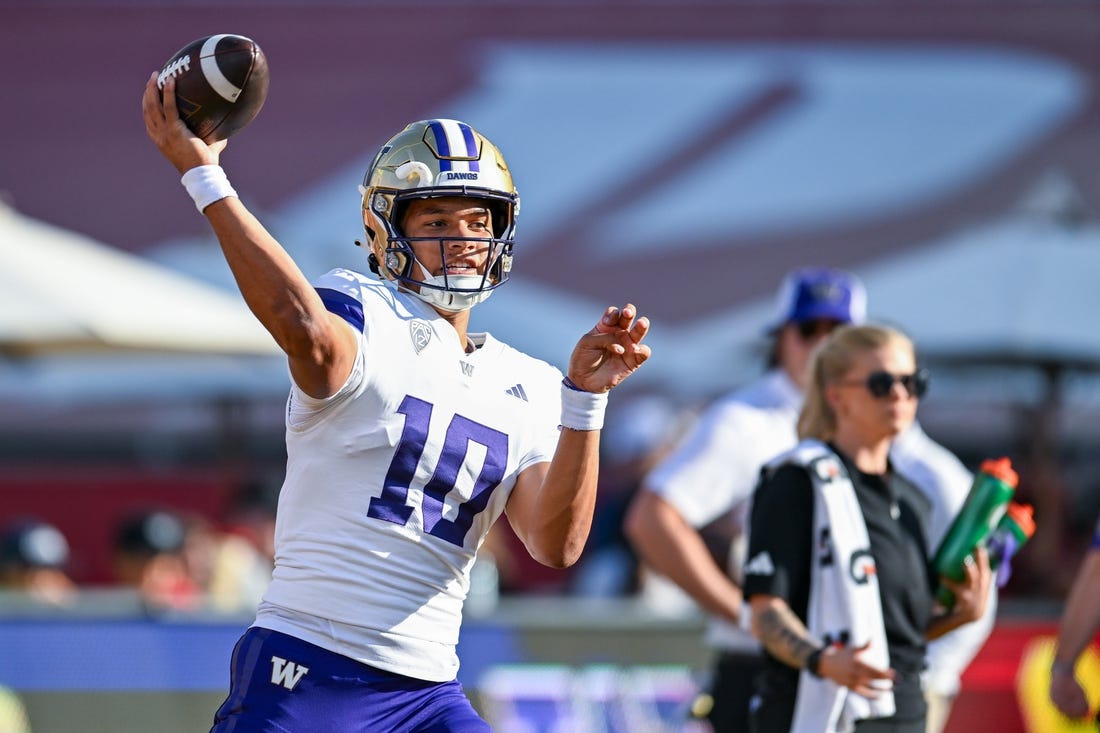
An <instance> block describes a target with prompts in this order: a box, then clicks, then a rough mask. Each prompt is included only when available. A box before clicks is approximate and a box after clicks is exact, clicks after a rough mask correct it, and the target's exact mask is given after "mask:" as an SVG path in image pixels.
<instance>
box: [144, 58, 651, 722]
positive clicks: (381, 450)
mask: <svg viewBox="0 0 1100 733" xmlns="http://www.w3.org/2000/svg"><path fill="white" fill-rule="evenodd" d="M172 84H173V82H172V81H169V82H168V83H167V84H166V86H165V93H164V95H163V97H164V98H163V101H162V100H161V95H160V94H159V93H158V90H157V86H156V78H155V75H154V76H153V77H151V78H150V80H149V82H148V83H147V84H146V87H145V94H144V97H143V100H142V108H143V115H144V119H145V126H146V130H147V132H148V134H149V137H150V138H151V139H152V140H153V142H154V143H155V144H156V146H157V148H158V149H159V150H160V152H161V153H162V154H163V155H164V157H165V158H167V159H168V161H169V162H170V163H172V165H173V166H175V168H176V169H177V170H178V171H179V172H180V173H181V174H182V175H183V179H182V182H183V184H184V186H185V187H186V188H187V190H188V192H189V193H190V194H191V197H192V198H193V199H194V201H195V204H196V206H197V207H198V209H199V210H200V211H201V212H202V213H203V214H204V215H205V216H206V218H207V220H208V221H209V222H210V225H211V227H212V228H213V230H214V233H215V234H216V235H217V237H218V241H219V242H220V243H221V247H222V250H223V252H224V254H225V258H226V260H227V261H228V263H229V266H230V268H231V270H232V272H233V275H234V277H235V278H236V281H237V284H238V286H239V288H240V291H241V293H242V294H243V296H244V299H245V301H246V302H247V303H248V306H249V307H250V308H251V309H252V311H253V313H255V315H256V317H257V318H258V319H259V320H260V321H261V322H262V323H263V325H264V326H265V327H266V328H267V329H268V331H270V332H271V335H272V336H273V337H274V338H275V340H276V342H277V343H278V344H279V346H280V347H281V348H282V350H283V351H284V352H285V353H286V355H287V359H288V362H289V367H290V375H291V378H292V382H293V384H292V386H291V390H290V397H289V401H288V405H287V410H286V438H287V454H288V462H287V475H286V481H285V483H284V485H283V488H282V492H281V494H280V499H279V513H278V520H277V525H276V537H275V542H276V557H275V570H274V574H273V577H272V581H271V585H270V588H269V589H268V591H267V593H266V594H265V596H264V600H263V602H262V604H261V606H260V608H259V610H258V613H257V616H256V619H255V622H254V624H253V625H252V626H251V628H249V629H248V630H247V631H246V632H245V633H244V635H243V636H242V637H241V639H240V641H239V642H238V644H237V646H236V649H235V650H234V653H233V660H232V676H231V689H230V692H229V696H228V698H227V699H226V701H225V703H224V704H223V705H222V706H221V708H220V709H219V710H218V711H217V713H216V715H215V719H214V727H213V728H212V731H218V732H227V731H245V730H247V731H252V732H255V731H297V732H305V731H318V730H325V731H339V732H345V731H346V732H349V733H350V732H351V731H362V732H365V731H370V732H371V733H385V732H387V731H402V732H408V733H418V732H424V733H426V732H428V731H432V732H436V731H438V732H440V733H443V732H461V733H473V732H475V731H477V732H480V731H487V730H489V726H488V725H487V724H486V723H485V722H484V721H483V720H482V719H481V718H480V717H479V716H478V715H477V713H476V712H475V711H474V709H473V707H472V706H471V704H470V702H469V700H468V699H467V698H466V696H465V694H464V692H463V691H462V688H461V686H460V685H459V684H458V682H457V680H456V673H457V670H458V658H457V656H456V654H455V646H456V643H457V641H458V633H459V624H460V621H461V617H462V606H463V601H464V600H465V597H466V593H467V590H468V589H469V585H470V569H471V567H472V565H473V563H474V558H475V553H476V552H477V549H478V547H479V546H480V545H481V543H482V540H484V538H485V536H486V534H487V533H488V532H489V529H490V527H491V526H492V524H493V522H494V521H495V520H496V519H497V518H498V517H499V516H500V515H501V513H506V514H507V517H508V521H509V523H510V524H511V526H512V528H513V529H514V531H515V533H516V535H517V536H518V537H519V538H520V539H522V541H523V543H524V545H525V546H526V548H527V550H528V551H529V552H530V553H531V555H532V557H534V558H535V559H536V560H538V561H539V562H541V563H544V564H546V565H549V566H553V567H567V566H569V565H571V564H572V563H574V562H575V561H576V560H577V559H578V556H579V554H580V552H581V549H582V547H583V546H584V543H585V540H586V538H587V535H588V531H589V527H590V525H591V520H592V511H593V505H594V501H595V496H596V480H597V472H598V458H597V454H598V447H599V430H600V428H601V426H602V422H603V410H604V405H605V403H606V399H607V393H608V392H609V391H610V390H611V389H612V388H613V387H615V386H616V385H618V384H619V383H620V382H622V381H623V380H624V379H626V378H627V377H628V376H629V375H630V374H631V373H633V372H634V371H635V370H636V369H637V368H638V367H639V366H641V365H642V363H644V362H645V361H646V359H647V358H648V357H649V354H650V351H649V347H648V346H647V345H645V344H643V343H642V341H643V339H644V338H645V335H646V332H647V331H648V329H649V321H648V320H647V319H646V318H644V317H640V316H638V314H637V312H636V309H635V307H634V306H633V305H631V304H626V305H623V306H621V307H609V308H608V309H607V310H606V311H604V313H603V315H602V317H601V318H600V319H599V322H598V323H597V324H596V326H595V327H594V328H593V329H592V330H591V331H589V332H588V333H586V334H584V335H583V336H581V338H580V340H579V341H578V343H577V345H576V347H575V348H574V350H573V352H572V355H571V356H570V357H569V363H568V370H567V374H566V375H565V376H564V378H563V375H562V373H561V372H560V371H559V370H558V369H556V368H555V367H553V366H551V365H549V364H547V363H545V362H542V361H539V360H537V359H534V358H532V357H530V356H527V355H525V354H523V353H521V352H519V351H516V350H515V349H512V348H510V347H509V346H507V345H506V344H503V343H501V342H500V341H497V340H495V339H494V338H493V337H492V336H491V335H489V334H487V333H469V332H468V326H469V320H470V308H472V307H473V306H474V305H476V304H477V303H479V302H481V301H482V300H484V299H485V298H487V297H488V296H489V295H490V293H491V292H492V291H493V289H495V288H496V287H498V286H499V285H501V284H503V283H504V282H505V281H506V280H507V279H508V275H509V271H510V269H511V266H512V256H513V236H514V230H515V223H516V214H517V211H518V209H519V197H518V195H517V194H516V190H515V187H514V186H513V184H512V178H511V174H510V173H509V171H508V167H507V165H506V164H505V162H504V158H503V157H502V156H501V154H500V151H499V150H497V148H496V147H495V146H494V145H493V144H492V143H491V142H489V140H487V139H486V138H485V137H483V136H482V135H481V134H479V133H478V132H477V131H475V130H474V129H473V128H471V127H470V126H469V125H467V124H465V123H463V122H458V121H455V120H443V119H440V120H426V121H421V122H414V123H412V124H410V125H408V126H407V127H406V128H405V129H404V130H403V131H401V132H400V133H398V134H397V135H395V136H394V137H393V138H391V139H390V140H389V141H388V142H386V144H385V145H384V146H383V147H382V149H381V150H380V152H379V153H378V154H377V156H376V157H375V159H374V162H373V163H372V165H371V166H370V168H369V169H368V170H367V172H366V175H365V176H364V179H363V186H362V193H363V221H364V225H365V228H366V237H367V241H366V244H367V245H368V246H369V250H370V254H369V266H370V269H371V270H372V271H373V272H374V273H376V274H377V275H378V276H379V277H377V278H375V277H368V276H365V275H363V274H360V273H358V272H353V271H351V270H345V269H337V270H333V271H331V272H329V273H327V274H326V275H324V276H323V277H321V278H320V279H319V280H318V281H317V282H316V283H310V282H308V281H307V279H306V278H305V276H304V275H303V274H302V273H301V271H300V270H299V269H298V267H297V266H296V265H295V263H294V262H293V261H292V260H291V258H290V256H289V255H288V254H287V252H286V251H285V250H284V249H283V248H282V246H281V245H280V244H279V243H278V242H277V241H275V239H274V238H273V237H272V236H271V235H270V234H269V233H268V232H267V230H266V229H265V228H264V227H263V226H262V225H261V224H260V222H259V221H257V220H256V218H255V217H254V216H253V215H252V214H251V213H250V212H249V211H248V210H247V209H246V208H245V207H244V205H243V204H242V203H241V201H240V200H239V199H238V198H237V197H236V194H235V192H234V191H233V189H232V187H231V186H230V184H229V181H228V179H227V178H226V175H225V173H224V171H223V170H222V168H221V167H220V166H219V155H220V153H221V152H222V150H223V149H224V147H225V143H224V142H218V143H212V144H209V145H208V144H206V143H204V142H202V141H201V140H200V139H198V138H196V137H195V136H194V135H193V134H191V133H190V132H189V131H188V129H187V128H186V126H185V125H184V124H183V123H182V122H181V121H180V118H179V114H178V112H177V108H176V104H175V95H174V94H173V93H172V92H173V87H172ZM517 386H518V388H517Z"/></svg>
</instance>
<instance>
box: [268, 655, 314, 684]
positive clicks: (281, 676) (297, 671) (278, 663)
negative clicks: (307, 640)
mask: <svg viewBox="0 0 1100 733" xmlns="http://www.w3.org/2000/svg"><path fill="white" fill-rule="evenodd" d="M308 671H309V667H303V666H302V665H300V664H295V663H294V662H288V661H286V660H285V659H283V658H282V657H272V658H271V684H273V685H282V686H283V687H285V688H286V689H288V690H293V689H294V686H295V685H297V684H298V680H300V679H302V677H304V676H305V674H306V672H308Z"/></svg>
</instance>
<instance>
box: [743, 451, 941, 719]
mask: <svg viewBox="0 0 1100 733" xmlns="http://www.w3.org/2000/svg"><path fill="white" fill-rule="evenodd" d="M830 448H832V450H833V451H834V452H836V453H837V456H839V457H840V458H841V460H842V462H843V463H844V467H845V469H846V470H847V472H848V476H849V477H850V478H851V479H852V485H853V486H854V487H855V493H856V498H857V500H858V502H859V506H860V508H861V509H862V511H863V518H864V522H865V524H866V525H867V535H868V538H869V540H870V544H871V554H872V555H873V556H874V558H875V565H876V567H877V575H878V583H879V595H880V596H881V599H882V619H883V626H884V628H885V632H886V642H887V647H888V651H889V654H890V666H891V668H893V669H894V670H895V671H896V672H897V673H898V679H897V680H896V681H895V684H894V693H895V703H896V706H897V712H896V714H895V717H896V718H897V719H899V720H911V719H919V718H923V717H924V715H925V703H924V697H923V695H922V694H921V689H920V679H919V674H920V671H921V670H922V669H923V667H924V659H925V651H926V642H925V629H927V627H928V623H929V621H930V619H931V615H932V603H933V595H932V594H933V587H934V584H933V580H934V576H933V574H932V571H931V567H930V563H929V559H928V558H929V550H928V547H927V541H926V539H925V538H926V537H927V531H926V530H927V526H928V517H929V513H930V511H931V505H930V503H929V501H928V499H927V498H926V497H925V496H924V494H922V493H921V491H920V490H919V489H917V488H916V487H915V486H914V485H913V484H911V483H910V482H909V481H907V480H906V479H904V478H902V477H901V476H899V475H897V474H896V473H894V472H893V471H890V472H888V473H887V474H886V475H885V476H881V475H873V474H865V473H863V472H861V471H859V470H858V469H857V468H856V467H855V466H854V465H853V464H852V462H851V461H850V460H848V458H847V457H846V456H844V455H843V454H841V453H839V452H838V451H837V450H836V448H835V447H834V446H830ZM813 507H814V490H813V484H812V483H811V479H810V476H809V474H808V473H807V472H806V470H805V469H804V468H802V467H801V466H795V465H787V466H782V467H780V468H779V469H778V470H776V471H775V472H774V473H773V474H772V475H771V476H770V477H768V478H765V479H764V480H763V481H762V482H761V484H760V485H759V486H758V487H757V490H756V492H755V494H754V497H753V508H752V517H751V529H750V532H749V552H748V557H749V562H750V563H751V561H752V558H755V557H756V556H757V555H758V554H760V553H762V552H765V551H766V552H767V553H768V555H770V557H771V559H772V564H773V565H774V568H775V572H774V574H773V575H771V576H766V575H755V574H753V575H748V576H747V577H746V580H745V586H744V593H745V598H746V599H748V598H751V596H753V595H756V594H766V595H773V596H778V597H780V598H782V599H783V600H785V601H786V602H787V605H788V606H790V608H791V610H792V611H793V612H794V613H795V614H796V615H797V616H798V618H799V619H801V620H802V622H803V623H806V615H807V609H808V606H809V597H810V559H811V550H812V542H813ZM766 657H767V669H766V670H765V672H764V673H763V675H762V677H761V679H760V685H759V688H760V693H761V703H762V706H763V707H766V708H770V710H768V711H766V712H767V715H766V717H767V718H768V719H770V720H775V719H776V715H777V714H778V717H779V719H783V718H784V715H785V716H786V719H787V720H788V724H787V727H788V728H789V720H790V719H791V718H792V717H793V714H794V705H795V696H796V693H797V687H798V677H799V674H800V670H798V669H795V668H793V667H790V666H788V665H786V664H784V663H783V662H781V661H779V660H778V659H776V658H775V657H773V656H771V655H770V654H766Z"/></svg>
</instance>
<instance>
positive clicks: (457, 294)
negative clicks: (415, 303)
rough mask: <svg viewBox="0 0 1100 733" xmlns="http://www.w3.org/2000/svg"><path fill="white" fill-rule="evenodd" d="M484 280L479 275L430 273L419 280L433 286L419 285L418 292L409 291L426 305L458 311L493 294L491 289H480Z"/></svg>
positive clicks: (471, 306)
mask: <svg viewBox="0 0 1100 733" xmlns="http://www.w3.org/2000/svg"><path fill="white" fill-rule="evenodd" d="M484 281H485V278H483V277H482V276H481V275H448V276H447V277H446V279H444V277H443V275H432V276H431V277H425V278H424V279H423V280H422V281H421V282H422V283H423V284H424V285H429V286H434V287H421V288H420V290H419V292H418V291H415V290H409V292H410V293H412V294H413V295H415V296H417V297H418V298H420V299H421V300H423V301H424V302H425V303H427V304H428V305H431V306H434V307H436V308H441V309H442V310H445V311H451V312H453V313H458V312H460V311H464V310H469V309H470V308H473V307H474V306H475V305H477V304H478V303H482V302H484V301H485V300H486V299H488V297H489V296H490V295H492V294H493V291H492V290H480V288H481V287H482V284H483V283H484ZM448 286H449V287H450V289H448ZM463 291H468V292H463Z"/></svg>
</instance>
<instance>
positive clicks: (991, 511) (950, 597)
mask: <svg viewBox="0 0 1100 733" xmlns="http://www.w3.org/2000/svg"><path fill="white" fill-rule="evenodd" d="M1019 480H1020V479H1019V477H1018V476H1017V475H1016V471H1014V470H1013V469H1012V462H1011V461H1009V460H1008V458H998V459H996V460H994V459H989V460H986V461H983V462H982V465H981V467H980V468H979V470H978V473H977V474H976V475H975V476H974V483H973V484H972V485H971V487H970V493H968V494H967V496H966V501H965V502H964V503H963V506H962V509H960V510H959V513H958V514H957V515H956V516H955V520H954V521H953V522H952V523H951V526H950V528H948V530H947V534H945V535H944V538H943V542H941V543H940V546H939V548H938V549H937V550H936V554H935V555H934V556H933V559H932V567H933V568H934V569H935V571H936V573H937V575H939V576H944V577H947V578H951V579H952V580H957V581H960V582H961V581H963V580H964V579H965V578H966V566H965V562H966V558H967V557H968V556H969V555H971V554H972V553H973V552H974V551H975V550H976V549H978V546H979V545H982V544H983V543H985V542H986V540H987V539H988V538H989V536H990V534H992V533H993V530H994V529H995V528H996V527H997V525H998V524H999V523H1000V521H1001V519H1002V518H1003V517H1004V516H1005V512H1006V510H1007V508H1008V503H1009V501H1011V500H1012V496H1013V494H1015V493H1016V485H1017V484H1018V483H1019ZM936 600H937V601H939V603H940V604H941V605H942V606H943V607H944V608H947V609H951V608H952V607H953V606H954V605H955V594H954V593H952V592H951V591H950V590H948V589H947V588H946V587H944V586H942V585H941V586H940V587H939V588H938V589H937V590H936Z"/></svg>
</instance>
